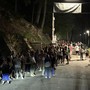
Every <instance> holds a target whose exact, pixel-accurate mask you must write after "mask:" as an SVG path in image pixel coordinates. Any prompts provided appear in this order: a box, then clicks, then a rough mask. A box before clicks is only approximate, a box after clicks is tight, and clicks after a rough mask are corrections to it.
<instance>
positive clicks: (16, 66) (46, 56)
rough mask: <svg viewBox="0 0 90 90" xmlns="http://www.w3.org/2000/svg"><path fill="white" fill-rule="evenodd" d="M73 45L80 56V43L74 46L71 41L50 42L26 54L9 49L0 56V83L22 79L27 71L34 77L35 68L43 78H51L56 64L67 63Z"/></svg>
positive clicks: (81, 50)
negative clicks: (8, 53) (5, 53)
mask: <svg viewBox="0 0 90 90" xmlns="http://www.w3.org/2000/svg"><path fill="white" fill-rule="evenodd" d="M73 47H74V48H76V49H75V50H76V54H78V55H80V56H81V58H82V56H83V55H82V54H81V52H82V53H83V47H82V45H81V44H78V43H77V44H75V46H74V45H73V44H72V43H69V42H65V41H60V42H59V43H58V45H56V46H54V45H53V44H50V45H48V46H46V47H44V48H42V49H40V50H39V49H37V50H35V51H34V50H28V52H27V53H26V54H22V53H19V54H15V53H14V52H13V51H11V54H10V55H9V56H7V57H4V56H1V57H0V76H1V83H2V84H4V83H6V82H7V83H11V82H12V81H13V79H14V78H15V79H18V78H21V79H24V78H25V77H26V74H27V73H29V74H30V76H31V77H34V76H35V75H36V71H37V70H38V71H41V75H43V76H44V77H45V78H51V77H53V76H55V70H56V67H57V66H58V64H61V65H64V64H67V65H68V64H69V61H70V59H71V54H72V53H73ZM87 56H88V54H87ZM65 60H66V61H65ZM65 62H66V63H65Z"/></svg>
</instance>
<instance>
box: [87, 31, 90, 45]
mask: <svg viewBox="0 0 90 90" xmlns="http://www.w3.org/2000/svg"><path fill="white" fill-rule="evenodd" d="M86 33H87V34H88V46H89V33H90V31H89V30H87V31H86Z"/></svg>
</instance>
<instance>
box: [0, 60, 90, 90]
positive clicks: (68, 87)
mask: <svg viewBox="0 0 90 90" xmlns="http://www.w3.org/2000/svg"><path fill="white" fill-rule="evenodd" d="M88 64H89V61H88V60H85V61H76V60H73V61H71V62H70V64H69V65H65V66H61V65H59V66H58V67H57V70H56V76H55V77H52V78H51V79H45V78H44V77H42V76H41V75H40V74H37V75H36V77H26V78H25V79H24V80H14V81H13V82H12V83H11V84H10V85H8V84H5V85H1V84H0V90H90V66H89V65H88Z"/></svg>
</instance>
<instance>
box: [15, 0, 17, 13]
mask: <svg viewBox="0 0 90 90" xmlns="http://www.w3.org/2000/svg"><path fill="white" fill-rule="evenodd" d="M15 13H17V0H15Z"/></svg>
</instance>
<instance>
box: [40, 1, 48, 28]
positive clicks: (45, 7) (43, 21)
mask: <svg viewBox="0 0 90 90" xmlns="http://www.w3.org/2000/svg"><path fill="white" fill-rule="evenodd" d="M46 9H47V0H45V2H44V10H43V11H44V13H43V20H42V23H41V28H42V29H43V27H44V23H45V18H46Z"/></svg>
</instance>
